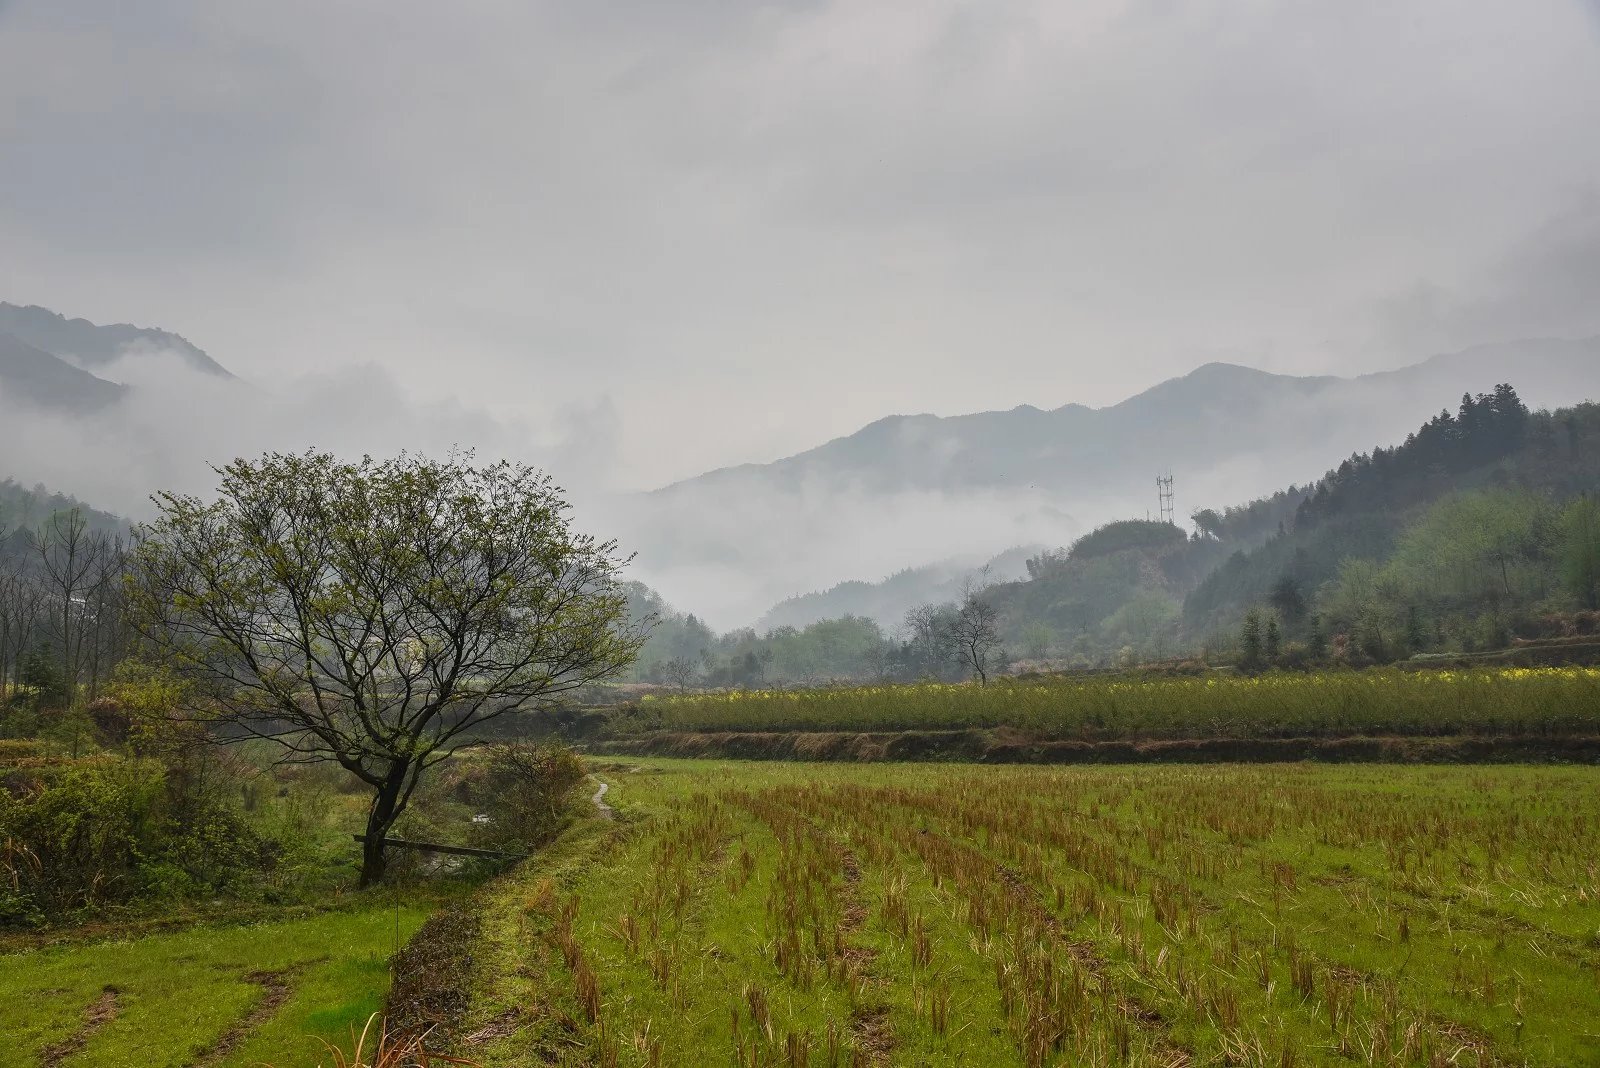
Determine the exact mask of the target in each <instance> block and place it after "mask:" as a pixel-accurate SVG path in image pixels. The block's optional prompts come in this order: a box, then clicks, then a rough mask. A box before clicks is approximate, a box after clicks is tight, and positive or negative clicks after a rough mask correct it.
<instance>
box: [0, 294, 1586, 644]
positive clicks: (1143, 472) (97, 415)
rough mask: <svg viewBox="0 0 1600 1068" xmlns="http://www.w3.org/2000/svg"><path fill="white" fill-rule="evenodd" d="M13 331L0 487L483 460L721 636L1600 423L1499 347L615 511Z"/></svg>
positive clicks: (1198, 374) (361, 419)
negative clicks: (1355, 473) (1404, 453)
mask: <svg viewBox="0 0 1600 1068" xmlns="http://www.w3.org/2000/svg"><path fill="white" fill-rule="evenodd" d="M0 324H4V325H5V326H7V327H9V328H11V330H20V331H22V332H23V333H24V334H26V336H27V337H28V338H32V339H34V340H35V341H38V342H46V343H48V344H50V345H52V346H54V349H53V350H46V349H43V348H40V347H39V346H38V345H37V344H33V343H31V342H29V341H27V340H24V339H23V338H22V337H21V336H20V335H18V334H15V333H10V332H6V333H0V412H3V414H4V415H5V418H6V419H7V421H8V423H9V424H10V425H11V426H12V427H13V428H14V433H13V435H12V438H11V442H12V444H11V446H10V448H9V450H8V455H5V456H3V457H0V459H3V460H4V463H3V465H0V474H3V475H10V476H12V477H15V478H17V479H19V480H22V481H24V482H27V483H32V482H34V481H43V482H45V483H47V484H49V485H51V486H53V487H59V488H61V489H63V490H66V491H69V492H73V493H76V494H78V495H80V496H83V497H84V498H86V499H89V500H92V501H95V502H96V503H97V504H100V505H102V506H104V507H109V508H113V509H116V510H119V511H122V512H124V513H125V514H129V515H132V516H134V517H137V516H138V515H140V514H141V511H142V509H143V508H144V499H145V497H146V496H147V495H148V494H149V493H151V492H152V491H154V490H157V489H169V488H170V489H178V490H183V491H190V492H205V491H206V490H207V489H208V487H209V486H210V484H211V480H212V477H213V476H212V475H211V473H210V470H209V467H208V466H207V465H208V464H209V463H214V462H220V461H225V460H227V459H229V458H231V457H233V456H238V455H248V454H252V453H256V452H260V451H263V450H299V449H304V448H307V447H310V446H313V445H316V446H318V447H323V448H329V449H333V450H334V451H336V452H340V453H343V454H348V455H360V454H361V453H363V452H370V453H372V454H374V455H384V454H392V453H394V452H398V451H400V450H401V449H406V448H409V449H413V450H416V451H421V452H429V453H441V452H444V451H447V450H448V449H450V448H451V447H452V446H455V445H465V446H476V447H478V448H479V450H480V451H481V452H482V454H483V455H485V456H507V457H512V458H516V459H521V460H526V461H529V462H532V463H535V464H539V465H542V466H546V467H548V468H549V469H550V470H551V471H552V473H553V474H554V475H555V476H556V477H557V478H558V479H559V480H561V481H562V483H563V484H564V485H565V486H566V487H567V488H568V489H569V490H570V491H571V492H572V496H573V499H574V501H575V503H576V504H577V505H578V510H577V513H576V514H577V517H578V520H579V522H580V523H581V524H582V525H584V526H585V527H586V528H587V529H590V530H592V531H593V532H594V533H596V534H600V535H602V536H607V537H616V538H617V539H618V540H619V541H620V543H621V544H622V546H623V547H624V548H625V549H626V550H628V551H633V552H636V553H637V558H636V561H635V565H634V572H635V574H637V576H638V577H639V578H640V579H641V580H643V581H646V582H648V583H650V584H651V585H652V586H654V587H655V588H657V589H659V590H660V591H661V592H662V593H663V594H664V595H665V596H666V597H668V598H669V599H670V600H671V601H672V602H674V603H677V604H682V605H686V606H690V607H692V608H693V610H694V611H696V612H697V613H699V614H701V616H702V617H703V618H704V619H706V620H707V621H708V622H709V623H711V624H712V625H714V626H716V627H718V628H727V627H733V626H743V625H748V624H752V623H756V622H758V621H759V622H760V623H761V625H763V626H779V625H794V626H803V625H805V624H806V623H808V622H813V621H815V620H817V619H822V618H828V617H836V616H838V615H840V614H847V613H848V614H857V615H864V616H868V617H871V618H874V619H877V620H879V621H881V622H884V623H886V624H889V623H893V622H894V621H895V620H896V619H897V618H898V617H899V616H900V615H901V614H902V613H903V611H904V609H905V608H906V607H909V606H910V605H911V604H916V603H920V602H922V601H926V600H930V599H933V600H936V599H942V598H945V597H947V596H948V595H949V594H950V592H951V589H953V586H952V584H953V583H959V581H960V578H961V576H963V575H964V574H966V573H968V572H970V570H971V569H973V568H976V567H977V566H979V565H980V564H981V562H982V561H984V560H990V559H991V558H994V557H995V554H996V553H998V552H1001V550H1003V549H1004V548H1005V547H1006V546H1018V545H1025V546H1040V545H1045V546H1057V545H1067V544H1070V543H1071V542H1072V541H1073V540H1075V539H1076V538H1078V537H1079V536H1081V535H1083V534H1085V533H1087V532H1088V531H1089V530H1091V529H1093V528H1095V527H1097V526H1099V525H1100V524H1102V523H1104V522H1106V521H1108V520H1113V519H1125V518H1139V517H1144V516H1148V515H1149V514H1150V513H1151V512H1153V511H1155V510H1156V509H1157V500H1156V494H1155V485H1154V482H1155V477H1156V475H1157V474H1158V473H1165V472H1169V471H1170V472H1171V473H1172V475H1173V476H1174V478H1175V479H1176V484H1177V497H1178V499H1177V518H1178V519H1179V520H1180V521H1182V520H1184V518H1185V517H1186V516H1187V515H1188V513H1189V512H1190V511H1192V510H1193V509H1195V508H1198V507H1204V506H1215V505H1218V504H1219V503H1221V504H1226V503H1228V502H1238V501H1243V500H1247V499H1249V498H1251V497H1253V496H1257V495H1259V494H1263V493H1269V492H1271V491H1273V490H1275V489H1278V488H1281V487H1282V486H1284V485H1288V484H1290V483H1300V484H1304V483H1306V482H1308V481H1310V480H1312V479H1314V478H1316V477H1318V476H1319V475H1320V474H1321V473H1322V472H1324V471H1326V470H1327V468H1328V466H1329V464H1330V463H1332V462H1335V461H1337V460H1338V459H1339V458H1341V457H1344V456H1348V455H1350V454H1351V453H1353V452H1356V451H1359V450H1365V449H1369V448H1371V447H1372V446H1373V445H1376V444H1382V443H1391V442H1394V441H1397V440H1400V439H1401V438H1403V437H1404V435H1405V434H1406V433H1408V432H1409V431H1410V430H1411V429H1412V428H1414V427H1415V426H1417V425H1418V424H1419V423H1421V422H1423V421H1425V420H1426V419H1428V418H1429V417H1431V416H1432V415H1435V414H1437V413H1438V412H1439V411H1440V410H1441V409H1442V408H1451V407H1454V406H1455V405H1456V403H1457V402H1458V401H1459V399H1460V397H1461V394H1462V393H1463V392H1473V393H1476V392H1481V391H1484V390H1489V389H1492V388H1493V387H1494V386H1495V384H1497V383H1499V382H1503V381H1509V382H1512V383H1513V384H1514V385H1515V386H1516V387H1517V389H1518V390H1519V391H1520V392H1521V394H1522V396H1523V397H1524V398H1525V399H1526V401H1527V402H1528V403H1529V404H1530V405H1532V406H1533V407H1535V408H1539V407H1551V406H1558V405H1566V404H1573V403H1577V402H1579V401H1582V400H1584V399H1586V398H1592V397H1600V339H1594V338H1591V339H1588V340H1582V341H1562V340H1527V341H1516V342H1505V343H1500V344H1493V345H1484V346H1479V347H1476V348H1472V349H1468V350H1465V351H1463V352H1459V353H1454V354H1449V355H1441V356H1436V357H1434V358H1432V359H1429V360H1426V361H1424V362H1421V363H1418V364H1415V365H1412V366H1409V367H1404V368H1402V369H1400V370H1396V371H1389V372H1383V373H1379V374H1369V375H1362V376H1358V377H1353V378H1341V377H1336V376H1318V377H1296V376H1291V375H1282V374H1273V373H1269V372H1265V371H1259V370H1254V369H1251V368H1248V367H1243V366H1238V365H1235V364H1228V363H1211V364H1207V365H1205V366H1203V367H1200V368H1198V369H1197V370H1195V371H1193V372H1191V373H1190V374H1187V375H1185V376H1183V377H1181V378H1176V379H1172V380H1169V381H1166V382H1162V383H1160V384H1159V385H1156V386H1154V387H1153V388H1151V389H1148V390H1145V391H1144V392H1142V393H1139V394H1138V395H1136V396H1133V397H1130V398H1129V399H1127V400H1125V401H1122V402H1121V403H1118V404H1114V405H1111V406H1108V407H1104V408H1090V407H1087V406H1084V405H1081V404H1067V405H1064V406H1061V407H1057V408H1054V409H1051V410H1043V409H1041V408H1039V407H1035V406H1033V405H1029V404H1023V405H1020V406H1018V407H1016V408H1013V409H1011V410H1009V411H996V412H979V413H974V414H969V415H957V416H950V417H939V416H933V415H907V416H890V417H887V418H884V419H880V420H877V421H875V422H873V423H871V424H869V425H868V426H865V427H863V428H862V429H861V430H859V431H857V432H856V433H854V434H851V435H848V436H846V437H842V438H838V439H835V440H832V441H829V442H826V443H824V444H822V445H819V446H817V447H815V448H813V449H809V450H806V451H805V452H802V453H799V454H796V455H794V456H791V457H787V458H785V459H781V460H778V461H776V462H774V463H770V464H748V465H743V466H738V467H729V468H723V469H720V470H715V471H711V472H708V473H706V474H704V475H702V476H699V477H697V478H693V479H689V480H686V481H683V482H678V483H674V484H673V485H670V486H667V487H665V488H663V489H660V490H656V491H654V492H650V493H637V494H608V493H606V492H604V490H603V488H602V487H600V486H598V485H597V484H596V479H595V478H594V470H593V468H592V467H586V466H585V462H586V460H587V461H588V462H590V463H592V461H593V460H594V458H595V457H596V456H597V454H601V453H603V452H604V447H603V443H597V441H596V438H595V426H594V424H593V422H592V421H589V422H585V421H581V420H580V421H576V422H574V423H573V424H572V425H571V426H568V427H562V426H555V427H550V426H546V427H542V428H536V427H529V426H524V425H521V424H513V423H507V422H504V421H501V420H496V419H494V418H491V417H489V416H488V415H487V414H486V413H484V412H483V411H481V410H476V409H473V408H470V407H466V406H463V405H460V404H458V403H453V402H446V401H431V400H427V399H421V400H419V399H417V398H413V397H410V396H407V395H405V394H404V393H403V392H402V391H401V390H400V389H399V388H398V387H397V385H396V384H395V383H394V381H393V380H392V379H391V378H389V377H388V376H387V375H386V374H385V373H384V372H383V371H382V369H381V368H376V367H371V366H367V367H351V368H346V369H341V370H337V371H330V372H327V373H324V374H321V375H317V376H304V377H301V378H299V379H293V380H285V381H267V382H263V383H262V384H261V385H260V386H259V387H257V386H249V385H246V384H245V383H243V382H242V381H240V380H239V379H236V378H234V377H233V376H232V375H230V374H229V373H228V372H227V371H226V370H224V369H223V368H222V365H221V364H220V363H218V362H217V361H216V360H213V359H212V358H211V357H210V356H209V355H207V354H206V353H205V352H204V351H203V350H201V349H199V348H198V347H196V346H194V345H192V344H191V343H189V342H188V341H186V340H184V339H183V338H182V337H181V335H178V334H175V333H170V332H167V331H161V330H150V329H143V328H137V327H129V326H112V327H101V326H96V325H95V324H94V323H92V322H89V321H87V320H84V319H69V318H67V317H64V316H62V315H58V314H56V313H54V312H51V311H47V310H45V309H42V308H31V307H19V306H17V305H9V304H0ZM80 364H87V365H89V366H92V367H93V368H94V369H95V371H94V372H91V371H90V370H87V369H86V368H85V367H84V366H80ZM95 372H99V373H95ZM1019 393H1023V394H1024V395H1025V391H1021V390H1019ZM1001 559H1002V560H1004V559H1005V558H1004V557H1002V558H1001ZM941 562H942V563H941ZM1019 566H1020V557H1019V558H1018V559H1017V560H1013V561H1011V564H1010V565H1005V566H1002V565H997V567H998V568H999V569H1000V570H1002V571H1004V572H1005V573H1004V574H997V575H996V576H994V577H995V578H996V579H1004V578H1011V577H1015V575H1014V574H1013V572H1015V571H1016V568H1017V567H1019Z"/></svg>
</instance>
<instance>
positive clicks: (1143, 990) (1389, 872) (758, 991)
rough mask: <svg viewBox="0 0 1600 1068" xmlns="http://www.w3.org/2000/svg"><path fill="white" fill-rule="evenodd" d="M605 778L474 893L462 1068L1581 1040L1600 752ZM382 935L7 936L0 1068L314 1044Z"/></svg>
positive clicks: (295, 927)
mask: <svg viewBox="0 0 1600 1068" xmlns="http://www.w3.org/2000/svg"><path fill="white" fill-rule="evenodd" d="M597 772H598V774H599V775H600V776H601V777H602V778H603V779H604V780H605V781H607V782H608V783H610V784H611V789H610V792H609V794H608V795H607V798H606V800H607V801H608V802H610V803H612V804H613V805H614V806H615V807H616V810H617V818H616V819H615V820H614V821H607V820H602V819H598V818H586V819H584V820H582V821H580V822H579V823H578V824H577V825H576V826H575V827H574V828H572V829H571V830H570V831H569V832H568V833H567V834H566V835H565V836H564V837H563V838H562V839H561V840H559V841H558V842H557V843H556V844H555V845H554V846H552V847H551V848H549V849H548V850H546V851H544V852H543V853H541V854H540V855H539V856H538V857H536V858H535V859H534V860H532V861H529V862H527V863H525V864H523V865H522V866H520V867H519V868H516V869H513V870H511V871H510V872H508V873H507V874H505V875H503V876H502V877H500V878H499V879H496V880H494V881H491V882H490V883H488V884H486V885H484V886H482V887H481V888H480V889H479V890H478V891H477V892H476V893H475V894H474V895H473V896H472V897H471V898H470V899H468V900H467V901H466V902H465V905H466V907H468V908H470V909H473V910H475V911H476V913H477V915H478V917H479V918H480V919H481V925H480V926H479V934H478V935H477V936H476V938H477V941H476V942H475V943H474V944H472V945H471V946H469V947H467V949H468V952H466V953H465V955H464V956H465V959H468V960H470V962H471V964H470V967H469V968H468V969H467V970H466V972H465V973H464V974H463V975H461V976H443V977H442V979H444V980H445V981H446V982H447V983H448V982H453V981H458V980H459V982H460V983H461V984H462V985H463V989H464V990H465V991H466V993H467V994H468V998H467V1002H466V1006H467V1007H466V1009H465V1012H464V1015H463V1016H462V1017H461V1018H459V1019H456V1020H453V1021H451V1022H452V1024H453V1036H454V1042H453V1051H454V1052H455V1053H457V1054H460V1055H462V1056H464V1057H467V1058H470V1059H471V1060H472V1061H473V1062H475V1063H479V1064H482V1065H485V1066H488V1068H499V1066H513V1065H515V1066H522V1065H529V1064H566V1065H593V1066H599V1068H609V1066H612V1065H643V1066H649V1065H712V1064H726V1065H738V1066H756V1065H791V1066H798V1065H814V1066H815V1065H840V1066H844V1065H878V1064H882V1065H891V1064H892V1065H1150V1066H1155V1065H1164V1066H1169V1068H1170V1066H1177V1065H1225V1064H1231V1065H1260V1066H1271V1068H1296V1066H1304V1065H1323V1064H1326V1065H1335V1064H1351V1063H1355V1064H1380V1065H1421V1066H1428V1068H1443V1066H1446V1065H1457V1066H1480V1068H1481V1066H1488V1065H1524V1064H1526V1065H1562V1066H1565V1065H1591V1064H1597V1063H1600V769H1595V768H1583V767H1549V768H1540V767H1494V768H1476V767H1472V768H1455V767H1420V768H1418V767H1382V766H1360V767H1336V768H1330V767H1320V766H1312V765H1270V766H1240V765H1209V766H1196V767H1171V766H1163V767H1097V768H1069V769H1044V768H995V767H977V766H952V765H904V764H902V765H815V764H809V765H808V764H789V763H766V762H762V763H736V762H726V761H669V760H651V761H636V762H635V761H630V762H626V763H622V762H618V763H611V764H600V765H597ZM455 900H457V901H460V899H459V897H458V898H456V899H455ZM437 904H439V902H437V901H424V900H423V899H421V898H411V899H409V901H408V903H407V904H405V905H404V907H403V908H402V910H401V931H400V935H401V937H402V938H407V937H409V936H410V935H411V933H412V932H413V931H414V930H416V929H417V927H418V926H419V925H420V924H421V922H422V920H423V919H424V918H425V915H426V914H427V912H428V911H430V909H432V908H433V907H435V906H436V905H437ZM394 942H395V913H394V909H393V906H392V904H391V903H390V902H389V901H386V900H383V899H373V900H371V901H370V903H369V904H367V905H365V906H364V907H361V906H356V907H352V908H349V909H346V910H341V911H331V912H324V913H320V914H314V915H306V916H299V917H282V916H280V917H279V918H276V919H268V920H263V921H261V922H257V923H235V924H218V923H210V924H204V925H197V926H192V927H188V928H186V929H183V930H178V931H170V932H155V933H148V934H143V935H135V934H133V933H130V934H128V935H127V936H126V937H123V938H120V939H119V938H99V939H96V940H82V941H78V942H73V943H68V944H62V945H57V946H53V947H47V948H42V949H35V950H30V951H17V952H12V953H9V954H6V955H3V956H0V1034H4V1036H5V1038H6V1041H5V1042H4V1043H3V1044H0V1065H5V1066H10V1065H18V1066H36V1065H64V1066H69V1068H70V1066H80V1065H82V1066H90V1065H96V1066H113V1065H115V1066H124V1065H128V1066H132V1065H139V1066H161V1065H189V1064H199V1065H210V1064H217V1065H239V1066H243V1065H257V1064H271V1065H277V1066H279V1068H288V1066H291V1065H293V1066H301V1065H304V1066H310V1065H314V1064H319V1063H329V1062H328V1060H327V1058H326V1056H325V1055H324V1054H323V1047H322V1046H321V1044H320V1042H319V1041H318V1040H319V1039H322V1040H328V1041H338V1040H340V1039H344V1038H347V1036H348V1033H349V1028H350V1026H351V1025H352V1024H355V1025H357V1026H359V1025H360V1023H361V1022H362V1021H364V1020H365V1019H366V1018H367V1016H368V1014H370V1013H372V1012H374V1011H376V1010H378V1009H379V1008H380V1007H381V1006H382V999H383V997H384V993H385V990H386V989H387V987H388V983H389V971H388V968H389V958H390V954H391V952H392V951H393V948H394Z"/></svg>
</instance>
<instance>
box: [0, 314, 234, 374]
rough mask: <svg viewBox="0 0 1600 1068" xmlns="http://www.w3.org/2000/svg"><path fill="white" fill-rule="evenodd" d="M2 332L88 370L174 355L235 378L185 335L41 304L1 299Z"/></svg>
mask: <svg viewBox="0 0 1600 1068" xmlns="http://www.w3.org/2000/svg"><path fill="white" fill-rule="evenodd" d="M0 334H10V335H11V336H12V337H14V338H17V339H18V340H19V341H23V342H25V343H27V344H29V345H31V346H33V347H34V348H36V349H41V350H43V351H45V352H48V353H51V354H52V355H55V356H58V357H62V358H64V359H66V360H69V361H71V362H74V363H76V364H78V365H79V366H80V367H85V368H91V369H99V368H105V367H108V366H110V365H111V364H114V363H116V362H117V361H118V360H121V359H123V358H125V357H127V356H130V355H132V356H140V355H146V356H149V355H155V354H168V355H174V356H177V357H178V358H179V359H181V360H183V361H184V363H186V364H187V365H189V366H190V367H193V368H195V369H196V370H199V371H204V372H206V373H207V374H213V375H220V376H222V377H225V378H231V377H233V376H232V375H231V374H230V373H229V372H228V369H227V368H225V367H223V366H222V365H221V364H220V363H218V362H217V361H216V360H213V359H212V358H211V357H210V356H209V355H207V354H206V352H205V350H204V349H201V348H200V347H199V346H197V345H195V344H193V343H192V342H190V341H189V340H188V339H186V338H184V337H183V336H182V335H180V334H174V333H172V332H170V331H167V330H159V329H155V328H153V327H145V326H132V325H130V324H128V323H112V324H110V325H106V326H101V325H99V324H96V323H91V322H90V321H89V320H87V319H68V318H67V317H66V316H64V315H61V314H58V313H57V312H53V311H51V310H50V309H49V308H41V307H39V306H38V305H36V304H29V305H18V304H8V303H6V302H5V301H0Z"/></svg>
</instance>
